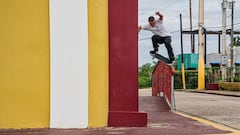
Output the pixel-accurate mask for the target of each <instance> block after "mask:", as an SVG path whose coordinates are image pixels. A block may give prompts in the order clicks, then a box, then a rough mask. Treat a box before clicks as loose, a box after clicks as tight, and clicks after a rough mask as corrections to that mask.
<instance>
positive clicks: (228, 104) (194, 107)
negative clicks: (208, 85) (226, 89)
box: [175, 91, 240, 129]
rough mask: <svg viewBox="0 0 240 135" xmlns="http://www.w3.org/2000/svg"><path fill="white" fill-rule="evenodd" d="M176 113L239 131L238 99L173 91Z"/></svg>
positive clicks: (239, 98) (239, 99)
mask: <svg viewBox="0 0 240 135" xmlns="http://www.w3.org/2000/svg"><path fill="white" fill-rule="evenodd" d="M175 101H176V108H177V110H178V111H183V112H186V113H190V114H192V115H195V116H199V117H202V118H205V119H208V120H212V121H215V122H217V123H221V124H224V125H227V126H230V127H233V128H236V129H240V97H229V96H222V95H213V94H203V93H191V92H181V91H175Z"/></svg>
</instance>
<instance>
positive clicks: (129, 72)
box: [108, 0, 147, 126]
mask: <svg viewBox="0 0 240 135" xmlns="http://www.w3.org/2000/svg"><path fill="white" fill-rule="evenodd" d="M137 22H138V0H109V55H110V56H109V122H108V124H109V126H146V125H147V114H146V113H141V112H138V32H137V26H138V23H137Z"/></svg>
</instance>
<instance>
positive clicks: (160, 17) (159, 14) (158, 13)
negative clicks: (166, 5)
mask: <svg viewBox="0 0 240 135" xmlns="http://www.w3.org/2000/svg"><path fill="white" fill-rule="evenodd" d="M156 15H158V16H159V19H160V20H161V21H162V20H163V15H162V14H161V13H160V12H159V11H157V12H156Z"/></svg>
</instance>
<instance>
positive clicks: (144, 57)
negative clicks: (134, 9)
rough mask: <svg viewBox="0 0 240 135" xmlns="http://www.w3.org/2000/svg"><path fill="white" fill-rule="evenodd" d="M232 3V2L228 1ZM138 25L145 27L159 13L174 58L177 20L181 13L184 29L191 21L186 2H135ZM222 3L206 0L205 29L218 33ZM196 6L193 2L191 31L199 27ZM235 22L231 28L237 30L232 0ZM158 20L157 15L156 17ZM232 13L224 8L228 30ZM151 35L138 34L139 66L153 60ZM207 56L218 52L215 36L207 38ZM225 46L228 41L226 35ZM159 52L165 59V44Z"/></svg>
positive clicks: (238, 2)
mask: <svg viewBox="0 0 240 135" xmlns="http://www.w3.org/2000/svg"><path fill="white" fill-rule="evenodd" d="M229 1H232V0H229ZM138 2H139V3H138V4H139V9H138V23H139V25H145V24H147V23H148V22H147V19H148V17H149V16H151V15H154V13H155V11H160V12H161V13H162V14H163V15H164V25H165V27H166V28H167V29H168V30H169V32H171V34H172V47H173V50H174V53H175V55H178V54H180V53H181V44H180V32H179V29H180V26H179V24H180V21H179V15H180V13H181V14H182V19H183V29H184V30H189V28H190V19H189V0H138ZM221 3H222V0H205V3H204V4H205V9H204V13H205V15H204V26H205V28H206V29H207V30H221V25H222V17H221V16H222V8H221ZM198 7H199V0H192V18H193V19H192V22H193V29H197V28H198V27H197V24H198ZM234 13H235V15H234V17H235V19H234V21H235V22H234V24H235V26H234V29H235V30H240V0H235V12H234ZM156 17H157V16H156ZM230 24H231V10H230V9H229V8H228V9H227V29H228V28H231V26H230ZM151 36H152V33H151V32H149V31H141V32H140V33H139V41H138V43H139V44H138V45H139V54H138V55H139V66H141V65H143V64H146V63H151V62H152V59H151V56H150V55H149V51H150V50H152V42H151V39H150V37H151ZM183 38H184V39H183V44H184V53H190V52H191V47H190V41H189V39H190V35H184V36H183ZM207 39H208V40H207V53H217V52H218V36H217V35H216V36H214V35H213V36H211V35H209V36H208V38H207ZM227 40H228V41H227V45H228V44H229V43H230V42H229V36H227ZM195 45H196V48H195V50H196V52H197V51H198V48H197V45H198V39H197V35H196V39H195ZM159 53H161V54H163V55H164V56H168V55H167V52H166V48H165V47H164V45H162V46H160V48H159Z"/></svg>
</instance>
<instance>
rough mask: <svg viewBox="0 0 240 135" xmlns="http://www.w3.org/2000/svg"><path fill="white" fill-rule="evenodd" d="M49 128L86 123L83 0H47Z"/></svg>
mask: <svg viewBox="0 0 240 135" xmlns="http://www.w3.org/2000/svg"><path fill="white" fill-rule="evenodd" d="M50 46H51V52H50V53H51V54H50V56H51V64H50V65H51V89H50V91H51V108H50V127H51V128H86V127H87V126H88V18H87V0H50Z"/></svg>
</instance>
